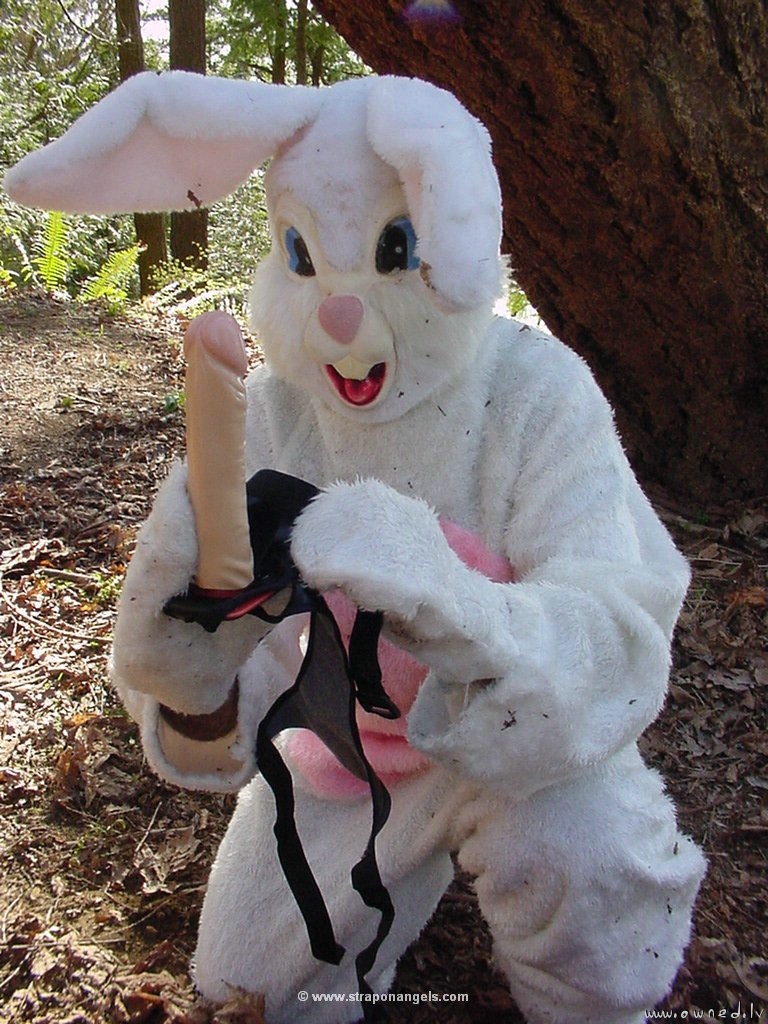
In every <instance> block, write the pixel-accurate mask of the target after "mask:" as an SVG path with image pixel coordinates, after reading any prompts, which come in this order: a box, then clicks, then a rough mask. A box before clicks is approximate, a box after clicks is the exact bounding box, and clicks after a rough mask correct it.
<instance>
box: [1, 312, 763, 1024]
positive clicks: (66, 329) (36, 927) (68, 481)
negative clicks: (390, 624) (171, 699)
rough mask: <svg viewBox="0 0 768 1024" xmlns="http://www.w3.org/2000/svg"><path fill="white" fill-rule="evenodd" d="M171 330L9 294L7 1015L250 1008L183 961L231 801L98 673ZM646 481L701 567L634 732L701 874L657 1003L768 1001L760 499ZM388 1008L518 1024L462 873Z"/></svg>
mask: <svg viewBox="0 0 768 1024" xmlns="http://www.w3.org/2000/svg"><path fill="white" fill-rule="evenodd" d="M181 371H182V366H181V357H180V325H179V324H178V323H177V322H176V321H174V320H173V319H170V318H168V317H166V318H164V319H161V318H160V317H158V316H155V315H152V314H150V313H148V312H146V311H139V310H135V311H132V312H127V313H124V314H121V315H118V316H115V315H111V314H108V313H106V312H104V311H101V310H99V309H98V308H97V307H94V306H82V305H79V304H76V303H63V302H57V301H55V300H52V299H50V298H47V297H45V296H41V295H35V294H32V293H26V294H24V295H22V296H21V297H17V298H5V299H0V486H1V487H2V491H1V492H0V855H1V858H2V871H0V1020H2V1021H4V1022H9V1024H10V1022H17V1021H18V1022H22V1021H30V1022H35V1024H43V1022H46V1024H54V1022H58V1024H104V1022H120V1024H142V1022H146V1024H166V1022H167V1024H214V1022H218V1024H259V1022H261V1021H263V1020H266V1021H269V1008H268V1007H267V1009H266V1017H265V1016H264V1007H263V1005H262V1003H261V1001H260V1000H259V999H258V998H254V997H251V998H246V997H244V996H242V995H238V994H237V993H233V1001H232V1003H231V1004H230V1005H228V1006H227V1007H225V1008H224V1009H219V1010H216V1011H215V1010H214V1009H213V1008H211V1007H207V1006H205V1005H203V1004H201V1003H200V1002H199V1001H198V1000H196V999H195V994H194V992H193V990H192V986H191V983H190V980H189V976H188V973H187V970H188V965H189V958H190V955H191V953H192V950H193V948H194V938H195V929H196V920H197V914H198V911H199V907H200V903H201V900H202V895H203V892H204V888H205V882H206V877H207V871H208V868H209V866H210V863H211V860H212V858H213V855H214V853H215V850H216V847H217V844H218V841H219V839H220V837H221V835H222V834H223V831H224V829H225V827H226V823H227V820H228V817H229V814H230V813H231V810H232V800H231V799H230V798H224V797H221V798H219V797H213V796H205V795H200V794H196V793H187V792H182V791H179V790H176V789H174V788H172V787H169V786H166V785H164V784H162V783H160V782H159V781H158V780H157V778H156V777H154V776H153V775H152V774H151V772H150V771H149V770H148V769H147V767H146V765H145V764H144V762H143V759H142V753H141V749H140V745H139V743H138V738H137V732H136V729H135V727H134V725H133V724H132V723H131V722H130V721H129V720H128V719H127V718H126V717H125V715H124V714H123V712H122V710H121V708H120V706H119V704H118V703H117V702H116V700H115V698H114V697H113V695H112V694H111V692H110V691H109V689H108V686H107V683H106V656H107V652H108V648H109V638H110V630H111V625H112V620H113V610H114V602H115V598H116V595H117V593H118V591H119V587H120V583H121V580H122V576H123V572H124V569H125V564H126V562H127V560H128V558H129V556H130V551H131V546H132V542H133V538H134V535H135V530H136V527H137V525H138V523H140V521H141V520H142V518H143V517H144V515H145V514H146V512H147V510H148V508H149V505H150V502H151V497H152V494H153V491H154V488H155V486H156V482H157V481H158V480H159V479H160V478H161V477H162V476H163V474H164V472H165V471H166V469H167V467H168V465H169V462H170V461H171V460H172V459H173V458H174V457H175V456H177V455H179V454H180V453H181V452H182V450H183V412H182V410H181V408H180V394H181V389H182V381H181ZM652 497H653V499H654V501H655V503H656V505H657V508H658V509H659V511H660V512H661V514H662V515H663V517H664V519H665V521H666V523H667V525H668V527H669V529H670V530H671V531H672V532H673V534H674V535H675V537H676V539H677V541H678V543H679V544H680V546H681V547H682V549H683V550H684V551H685V553H686V554H687V556H688V557H689V559H690V560H691V563H692V565H693V568H694V572H695V578H694V583H693V586H692V587H691V590H690V594H689V596H688V600H687V602H686V605H685V609H684V613H683V616H682V619H681V623H680V628H679V631H678V635H677V641H676V647H675V664H674V671H673V678H672V685H671V689H670V696H669V700H668V703H667V706H666V709H665V711H664V713H663V714H662V716H661V718H660V719H659V720H658V722H657V723H656V724H654V726H653V727H652V728H651V729H650V730H649V731H648V733H647V735H646V737H644V740H643V747H644V751H645V754H646V756H647V758H648V759H649V760H650V761H651V762H652V763H653V764H655V765H656V766H658V767H659V768H660V770H661V771H662V772H663V774H664V776H665V778H666V780H667V782H668V786H669V789H670V791H671V793H672V795H673V796H674V798H675V800H676V802H677V804H678V807H679V810H680V817H681V820H682V823H683V825H684V827H685V829H686V830H687V831H688V832H689V833H690V834H692V835H693V836H694V837H695V838H696V839H697V840H698V841H699V842H700V843H701V844H702V845H703V846H704V848H705V850H706V853H707V855H708V858H709V865H710V867H709V875H708V878H707V881H706V883H705V886H704V888H703V891H702V893H701V897H700V900H699V904H698V910H697V917H696V930H695V937H694V939H693V942H692V944H691V947H690V950H689V952H688V956H687V959H686V962H685V964H684V965H683V967H682V969H681V971H680V974H679V977H678V979H677V983H676V985H675V988H674V991H673V992H672V994H671V996H670V997H669V999H668V1001H667V1003H666V1004H665V1005H666V1007H667V1008H668V1009H669V1010H670V1011H678V1013H682V1011H688V1013H692V1012H693V1011H697V1010H698V1011H710V1012H713V1013H714V1014H715V1015H717V1014H718V1013H720V1012H721V1011H727V1012H728V1013H729V1014H732V1013H734V1011H736V1009H737V1007H740V1012H741V1013H742V1014H744V1015H745V1018H744V1019H750V1018H749V1017H748V1016H747V1015H748V1014H749V1012H750V1010H749V1008H750V1007H752V1008H753V1012H754V1016H753V1018H752V1019H758V1018H757V1012H758V1010H760V1009H762V1010H764V1009H765V1007H766V1005H768V960H767V959H766V957H768V945H766V939H765V931H766V923H767V922H768V907H767V901H766V891H767V890H768V880H767V879H768V876H767V873H766V859H767V853H766V851H767V850H768V843H767V842H766V838H767V837H768V809H766V790H768V773H766V763H767V762H766V754H768V730H766V725H767V724H768V723H767V721H766V719H768V712H767V711H766V707H767V702H766V692H767V689H768V641H767V640H766V635H767V633H768V630H766V619H767V617H768V589H767V584H766V563H767V562H768V505H766V504H762V505H760V504H757V503H752V504H750V505H743V506H733V505H731V506H727V507H720V506H719V505H718V504H717V501H716V500H715V501H713V505H712V507H711V508H700V507H690V508H685V507H679V506H673V505H672V504H671V503H670V502H669V501H668V500H667V499H666V497H665V496H664V495H663V494H659V493H654V494H652ZM395 991H397V992H401V993H427V992H433V993H443V994H448V995H449V994H451V993H468V994H469V1001H468V1002H466V1003H448V1002H446V1003H441V1004H439V1005H436V1004H435V1003H421V1004H414V1003H402V1004H398V1003H395V1004H392V1005H390V1007H389V1008H388V1009H387V1011H386V1013H384V1014H382V1016H381V1020H382V1021H383V1022H391V1024H399V1022H408V1024H421V1022H426V1021H445V1022H449V1024H468V1022H483V1024H500V1022H502V1021H503V1022H506V1024H516V1022H521V1021H522V1018H520V1017H519V1015H518V1013H517V1011H516V1010H515V1008H514V1004H513V1003H512V1000H511V998H510V995H509V992H508V990H507V988H506V986H505V983H504V980H503V978H502V976H501V975H500V974H499V973H498V972H497V971H496V969H495V967H494V964H493V956H492V951H491V945H490V940H489V937H488V934H487V931H486V929H485V927H484V925H483V922H482V919H481V918H480V915H479V913H478V910H477V906H476V903H475V900H474V896H473V892H472V884H471V879H470V878H468V877H466V876H464V875H457V878H456V881H455V882H454V884H453V886H452V887H451V889H450V890H449V891H448V893H447V894H446V896H445V897H444V899H443V901H442V902H441V904H440V906H439V908H438V910H437V912H436V914H435V916H434V918H433V920H432V921H431V923H430V924H429V926H428V927H427V929H426V931H425V932H424V934H423V935H422V937H421V938H420V939H419V941H418V942H417V943H416V944H415V945H414V946H413V947H412V948H411V950H410V951H409V952H408V954H407V955H406V957H405V958H404V960H403V961H402V963H401V965H400V969H399V972H398V976H397V979H396V989H395Z"/></svg>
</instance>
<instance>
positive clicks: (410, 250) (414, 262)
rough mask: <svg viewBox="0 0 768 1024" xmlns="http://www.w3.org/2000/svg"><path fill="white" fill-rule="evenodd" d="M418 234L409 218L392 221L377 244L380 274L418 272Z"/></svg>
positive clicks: (377, 265)
mask: <svg viewBox="0 0 768 1024" xmlns="http://www.w3.org/2000/svg"><path fill="white" fill-rule="evenodd" d="M418 265H419V258H418V256H417V255H416V232H415V231H414V230H413V224H411V222H410V221H409V220H408V218H407V217H398V218H397V220H393V221H390V223H389V224H387V226H386V227H385V228H384V230H383V231H382V232H381V234H380V235H379V240H378V242H377V243H376V269H377V270H378V272H379V273H380V274H391V273H393V272H394V271H396V270H416V268H417V267H418Z"/></svg>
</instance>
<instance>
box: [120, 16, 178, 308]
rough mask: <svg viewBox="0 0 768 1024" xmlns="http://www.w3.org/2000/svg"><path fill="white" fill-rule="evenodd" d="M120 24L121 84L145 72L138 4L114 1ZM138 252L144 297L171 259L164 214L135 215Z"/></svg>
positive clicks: (140, 287) (140, 289) (134, 223)
mask: <svg viewBox="0 0 768 1024" xmlns="http://www.w3.org/2000/svg"><path fill="white" fill-rule="evenodd" d="M115 21H116V24H117V60H118V68H119V71H120V81H121V82H124V81H125V79H126V78H130V77H131V75H136V74H138V73H139V71H143V70H144V45H143V43H142V39H141V16H140V13H139V0H115ZM133 226H134V229H135V231H136V241H137V242H139V244H140V245H141V247H142V248H141V250H140V251H139V291H140V293H141V295H142V297H143V296H145V295H150V294H151V293H152V292H153V291H154V290H155V285H154V276H155V272H156V270H157V268H158V267H161V266H162V265H163V264H164V263H165V262H166V261H167V259H168V249H167V247H166V244H165V222H164V220H163V215H162V214H161V213H136V214H134V217H133Z"/></svg>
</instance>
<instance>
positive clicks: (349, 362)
mask: <svg viewBox="0 0 768 1024" xmlns="http://www.w3.org/2000/svg"><path fill="white" fill-rule="evenodd" d="M375 365H376V364H375V363H361V362H360V360H359V359H355V357H354V356H344V358H343V359H340V360H339V362H338V363H334V364H333V368H334V370H335V371H336V373H338V374H340V376H342V377H345V378H346V379H347V380H365V378H366V377H367V376H368V374H369V373H370V372H371V370H372V368H373V367H374V366H375Z"/></svg>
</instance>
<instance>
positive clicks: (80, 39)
mask: <svg viewBox="0 0 768 1024" xmlns="http://www.w3.org/2000/svg"><path fill="white" fill-rule="evenodd" d="M0 3H2V19H1V20H0V175H2V172H3V170H4V169H5V168H7V167H10V166H11V165H12V164H13V163H15V162H16V161H17V160H18V159H20V158H21V157H22V156H23V155H24V154H25V153H27V152H29V151H30V150H32V149H35V148H37V147H38V146H41V145H44V144H45V143H46V142H49V141H50V140H51V139H54V138H56V137H58V136H59V135H61V134H62V133H63V132H64V131H66V129H67V128H68V127H69V125H70V124H71V123H72V121H74V120H75V118H76V117H77V116H78V115H79V114H81V113H83V112H84V111H85V110H86V109H87V108H88V107H90V106H92V105H93V103H95V102H96V101H97V100H99V99H100V98H101V97H102V96H103V95H104V94H105V93H107V92H108V91H109V90H110V89H112V88H114V87H115V86H116V85H117V83H118V82H119V81H120V80H121V78H124V77H127V76H128V75H129V74H132V73H135V71H136V70H139V69H140V67H141V66H142V65H144V64H145V65H146V66H147V67H150V68H152V69H153V70H158V71H160V70H163V69H165V68H167V67H168V66H169V62H172V63H173V64H174V66H177V67H185V68H194V69H197V70H199V71H205V70H208V71H210V72H212V73H214V74H221V75H227V76H230V77H258V78H261V79H263V80H265V81H275V80H282V81H285V82H288V83H295V82H299V81H308V82H309V81H311V82H313V83H315V84H321V83H328V82H333V81H336V80H338V79H339V78H345V77H349V76H350V75H361V74H365V73H366V72H367V69H366V67H365V65H364V64H362V62H361V61H359V60H358V59H357V58H356V57H355V56H354V54H352V53H351V52H350V50H349V48H348V47H347V45H346V44H345V43H344V41H343V40H342V39H341V38H340V37H339V36H338V35H337V34H336V33H335V32H334V31H333V29H331V28H330V27H329V26H328V25H327V24H326V23H325V22H324V21H322V19H321V18H320V17H319V15H318V14H317V13H316V12H315V11H314V10H313V9H312V6H311V4H310V3H308V2H306V0H298V3H296V2H294V0H208V3H207V5H206V4H204V3H203V0H179V2H174V3H173V4H172V5H171V10H170V11H169V14H170V17H171V19H172V21H173V27H172V34H173V40H172V41H171V47H172V49H173V53H172V54H171V53H169V51H168V48H166V47H165V46H164V45H163V44H162V42H159V41H158V40H157V39H155V38H153V37H152V35H150V34H147V35H146V36H145V38H144V39H143V40H142V35H141V33H140V32H139V31H138V27H137V13H136V12H137V7H138V8H139V9H141V8H140V5H139V4H138V3H137V0H0ZM144 15H145V20H144V22H143V23H142V24H146V21H147V20H149V19H150V16H149V15H148V12H147V11H146V9H145V10H144ZM118 18H119V19H120V21H119V24H120V30H119V31H118V30H117V29H116V25H117V24H118V22H117V19H118ZM158 19H159V20H163V12H162V11H158V12H153V14H152V15H151V20H153V21H154V20H158ZM206 39H207V51H208V52H207V54H206ZM206 57H207V60H206V59H205V58H206ZM204 216H205V214H203V215H202V216H201V217H200V218H199V220H200V221H202V220H203V218H204ZM195 217H196V214H194V213H193V214H192V215H191V218H190V219H191V221H193V222H194V219H195ZM163 222H165V223H167V218H163ZM47 223H48V222H47V219H46V215H45V214H44V213H42V212H41V211H38V210H30V209H27V208H25V207H21V206H16V205H15V204H13V203H11V202H10V201H9V200H8V198H7V197H6V196H5V195H4V194H3V193H2V191H0V287H4V286H7V285H8V283H11V284H17V283H24V281H25V280H30V279H32V280H36V276H35V272H34V266H33V261H32V259H31V253H32V251H33V249H34V247H35V245H36V244H37V243H38V242H39V240H40V239H41V238H42V237H43V235H44V232H45V230H46V227H47ZM137 223H138V225H139V226H138V237H139V238H140V239H141V240H142V242H143V244H144V245H145V246H146V248H145V250H144V252H142V254H141V257H140V259H141V264H142V265H141V267H140V277H141V283H140V289H141V292H142V294H144V293H146V291H147V289H148V288H149V287H152V285H151V283H150V280H151V276H152V275H153V272H154V271H155V270H157V271H158V272H157V273H154V276H155V278H156V279H157V280H158V281H159V283H161V284H162V285H163V289H162V299H163V301H166V300H169V301H170V299H171V296H173V295H176V296H178V295H179V294H182V293H183V294H185V295H188V294H189V291H190V289H191V288H194V289H195V290H200V291H203V292H204V293H207V294H211V295H220V294H221V293H222V292H226V293H227V294H228V295H231V296H234V295H240V294H242V293H244V291H245V288H246V283H247V282H248V281H249V280H250V278H251V276H252V273H253V269H254V267H255V265H256V264H257V263H258V261H259V259H260V258H261V256H262V255H263V254H264V252H265V251H266V250H267V249H268V247H269V232H268V229H267V224H266V213H265V210H264V203H263V190H262V187H261V175H260V174H259V173H256V174H254V175H253V176H252V177H251V178H250V179H249V180H248V181H247V182H245V183H244V184H243V185H242V186H241V187H240V189H238V191H237V192H236V193H235V195H233V196H230V197H228V198H227V199H225V200H223V201H222V202H220V203H217V204H216V205H215V207H214V208H213V210H212V211H211V213H210V216H209V218H208V247H207V250H206V243H205V235H204V234H202V233H201V234H199V235H197V234H196V235H194V236H193V238H194V240H196V245H195V241H192V242H187V243H186V248H185V247H183V243H182V241H181V240H180V237H181V236H184V237H186V238H187V239H189V237H190V236H189V233H188V232H183V231H181V230H180V229H179V227H178V224H179V220H178V219H175V218H174V227H173V228H172V232H171V240H172V252H173V255H175V256H176V257H177V260H178V259H181V260H186V259H187V255H191V256H193V257H201V262H205V256H206V254H207V260H208V270H207V271H206V272H199V271H195V270H194V267H191V268H190V269H188V270H182V271H181V272H180V271H179V266H178V263H174V264H170V265H169V264H166V265H165V266H163V262H164V257H163V250H162V245H163V244H164V241H165V239H164V237H163V238H161V237H160V234H159V223H160V221H159V220H157V219H156V218H153V217H152V215H149V224H151V225H154V229H155V230H154V232H153V234H152V236H151V237H152V241H151V244H150V237H149V235H148V231H147V226H146V225H147V222H146V221H144V219H143V218H142V217H139V218H138V219H137ZM133 228H134V223H133V221H132V219H131V218H128V217H109V218H105V217H68V218H67V234H66V239H65V240H64V241H63V242H62V243H61V244H65V245H66V246H67V252H66V256H67V261H66V262H67V266H68V267H69V268H70V274H71V276H70V277H69V278H68V279H67V282H66V283H67V286H68V287H69V289H70V291H72V292H73V293H75V292H77V291H78V286H79V283H80V282H81V281H82V280H83V279H85V278H89V277H91V276H92V275H93V274H94V273H97V272H98V270H99V269H100V268H101V267H102V266H104V265H105V263H106V262H107V261H108V259H109V258H110V256H111V255H112V254H114V253H115V252H116V251H120V250H125V249H126V248H127V247H129V246H130V245H131V242H132V241H133V237H134V230H133ZM158 265H159V266H158ZM171 277H173V278H174V279H176V280H178V279H179V278H180V277H183V278H184V280H183V282H182V283H181V285H180V286H179V288H178V289H174V285H173V282H169V278H171Z"/></svg>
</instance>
